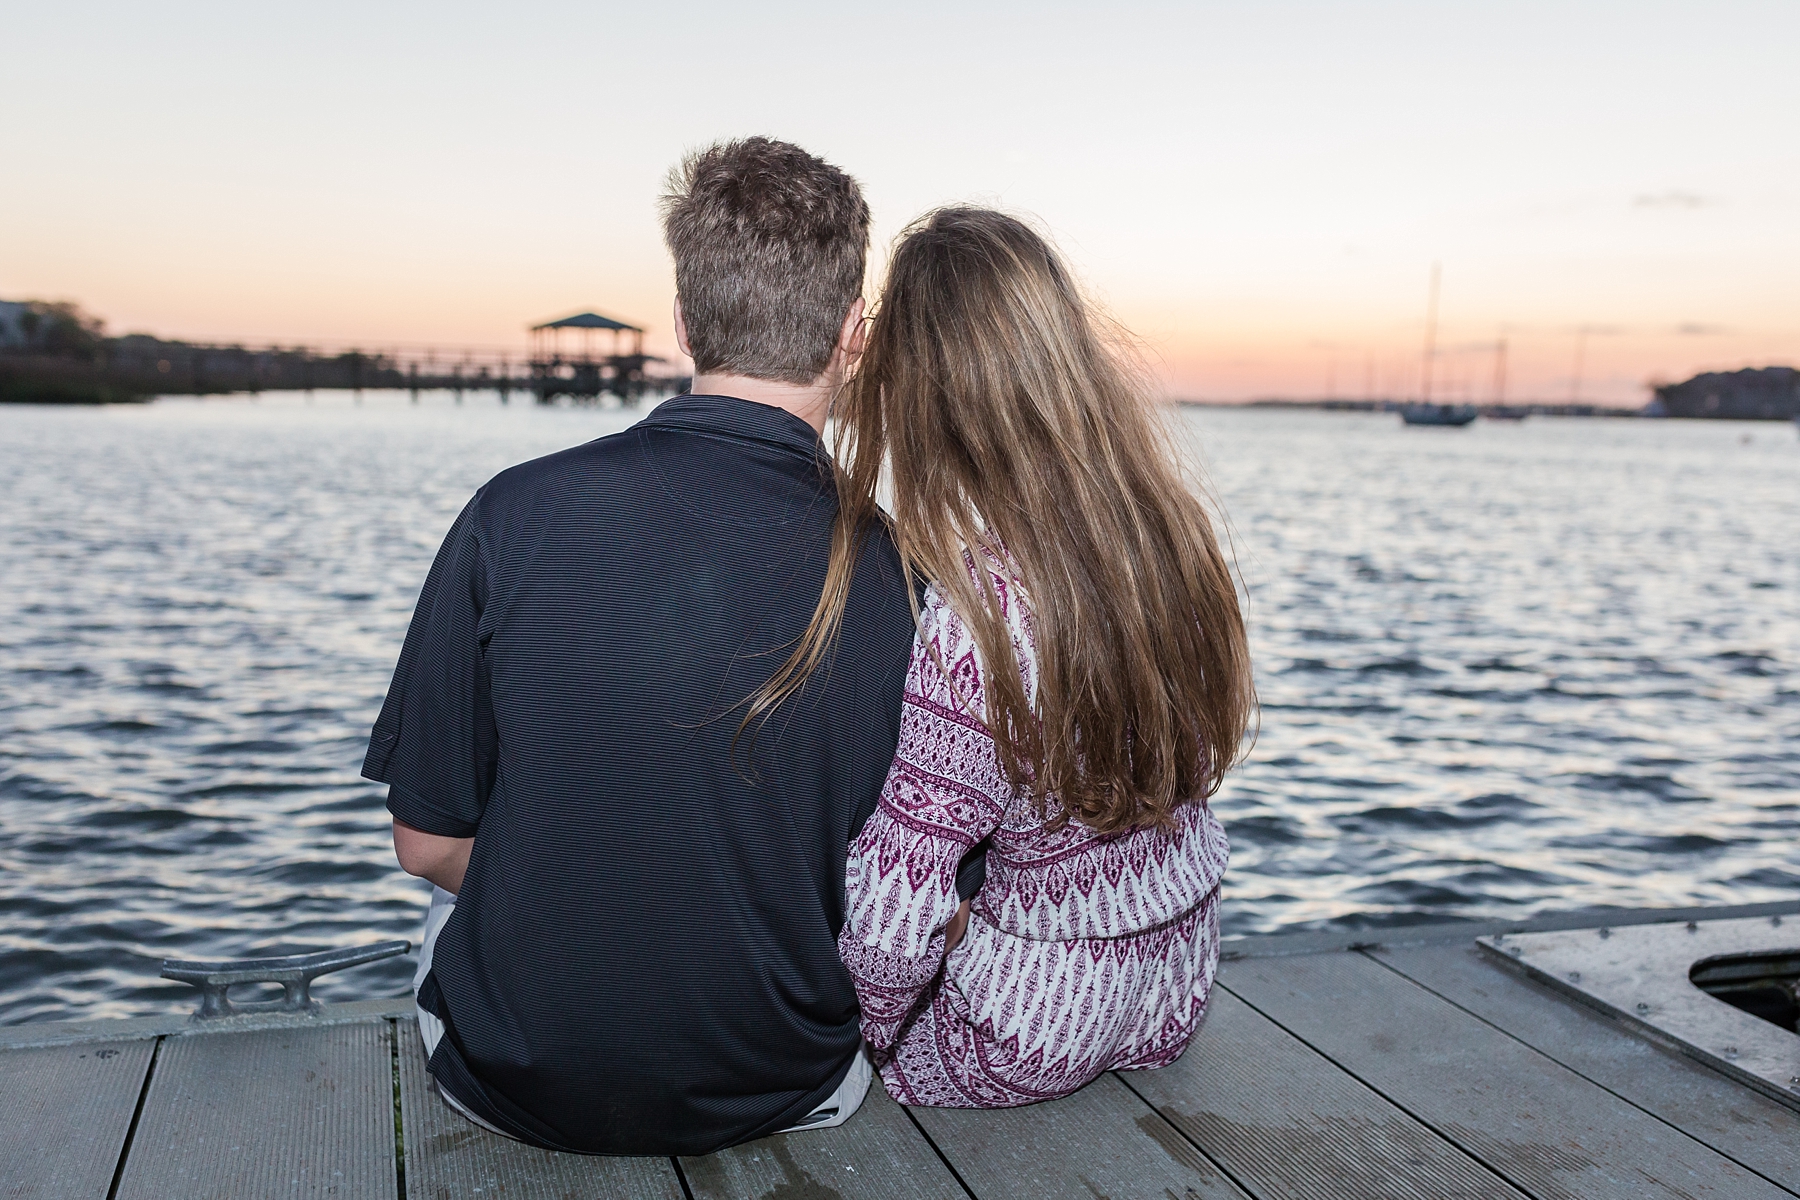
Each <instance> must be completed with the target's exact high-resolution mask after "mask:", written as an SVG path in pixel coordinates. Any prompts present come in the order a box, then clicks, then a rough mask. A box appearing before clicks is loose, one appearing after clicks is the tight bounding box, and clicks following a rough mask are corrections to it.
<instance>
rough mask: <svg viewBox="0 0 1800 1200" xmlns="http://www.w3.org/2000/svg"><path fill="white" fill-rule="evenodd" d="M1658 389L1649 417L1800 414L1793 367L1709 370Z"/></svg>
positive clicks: (1798, 378)
mask: <svg viewBox="0 0 1800 1200" xmlns="http://www.w3.org/2000/svg"><path fill="white" fill-rule="evenodd" d="M1655 392H1656V398H1655V399H1654V400H1652V401H1651V402H1650V404H1649V407H1647V408H1645V409H1644V415H1645V416H1646V417H1712V418H1715V419H1718V420H1725V421H1788V420H1792V419H1793V418H1795V417H1797V416H1800V371H1797V370H1795V369H1794V368H1793V367H1763V368H1761V369H1745V370H1742V371H1708V372H1707V373H1706V374H1704V375H1696V376H1694V377H1693V378H1692V379H1690V380H1688V381H1687V382H1686V383H1670V384H1665V385H1663V386H1662V387H1659V388H1656V389H1655Z"/></svg>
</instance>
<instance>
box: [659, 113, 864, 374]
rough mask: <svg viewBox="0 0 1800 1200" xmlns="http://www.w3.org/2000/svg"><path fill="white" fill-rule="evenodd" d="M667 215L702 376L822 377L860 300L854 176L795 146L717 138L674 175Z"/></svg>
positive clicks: (859, 223) (858, 202)
mask: <svg viewBox="0 0 1800 1200" xmlns="http://www.w3.org/2000/svg"><path fill="white" fill-rule="evenodd" d="M662 212H663V237H664V240H666V241H667V242H668V245H669V253H670V254H671V255H673V256H674V258H675V290H676V292H677V294H679V295H680V297H681V311H682V316H683V318H684V319H685V322H686V324H687V335H688V345H689V346H690V347H691V348H692V350H693V353H694V371H695V373H696V374H720V373H722V374H729V375H747V376H750V377H751V378H754V379H769V380H779V381H781V382H783V383H811V382H812V381H813V380H814V379H816V378H818V377H819V375H820V374H821V373H823V372H824V370H825V368H826V367H827V366H829V365H830V363H831V355H832V351H833V350H834V349H835V348H836V346H837V339H838V331H839V330H840V329H841V328H842V327H843V324H844V315H845V314H846V313H847V312H849V310H850V305H851V304H852V303H853V302H854V301H855V300H856V298H857V297H858V296H860V295H861V294H862V284H863V267H864V264H865V263H866V261H867V259H868V254H869V206H868V204H867V203H866V202H865V201H864V200H863V196H862V189H861V188H859V187H858V186H857V184H856V180H854V179H852V178H850V176H849V175H847V174H845V173H844V172H843V171H841V170H839V169H838V168H836V167H834V166H832V165H831V164H830V163H828V162H825V161H824V160H823V159H819V158H815V157H813V156H812V155H810V154H808V153H807V152H806V151H804V150H802V149H800V147H798V146H795V145H792V144H790V143H788V142H777V141H774V140H772V139H770V138H765V137H752V138H745V139H743V140H742V141H735V142H719V143H717V144H716V145H713V146H709V147H708V148H706V149H705V150H701V151H698V152H696V153H693V154H690V155H688V156H687V158H686V159H684V160H683V161H682V163H681V165H680V166H678V167H676V168H675V169H674V170H673V171H671V172H670V173H669V183H668V191H667V193H666V194H665V195H664V196H663V198H662Z"/></svg>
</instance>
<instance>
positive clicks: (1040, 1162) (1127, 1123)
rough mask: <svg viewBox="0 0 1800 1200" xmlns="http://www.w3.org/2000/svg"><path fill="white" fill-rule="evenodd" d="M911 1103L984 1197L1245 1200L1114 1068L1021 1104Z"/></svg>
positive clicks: (940, 1146)
mask: <svg viewBox="0 0 1800 1200" xmlns="http://www.w3.org/2000/svg"><path fill="white" fill-rule="evenodd" d="M912 1112H913V1115H914V1116H915V1117H917V1118H918V1120H919V1124H920V1125H921V1126H923V1127H924V1129H925V1132H926V1133H928V1134H930V1135H931V1140H932V1141H933V1142H934V1143H936V1145H937V1147H938V1149H940V1150H942V1151H943V1152H944V1157H945V1158H947V1159H949V1160H950V1165H951V1166H953V1167H955V1168H956V1173H957V1174H958V1175H960V1176H962V1179H963V1182H964V1183H966V1184H968V1185H969V1190H970V1191H972V1192H974V1193H975V1195H976V1196H978V1197H980V1200H1007V1198H1009V1197H1018V1198H1019V1200H1094V1198H1095V1197H1097V1196H1099V1197H1107V1198H1109V1200H1168V1198H1169V1197H1171V1196H1172V1197H1174V1198H1175V1200H1213V1198H1214V1197H1220V1198H1225V1197H1230V1198H1232V1200H1244V1193H1243V1192H1241V1191H1239V1190H1238V1188H1237V1187H1236V1186H1235V1185H1234V1184H1233V1183H1232V1182H1231V1180H1230V1179H1228V1178H1226V1176H1225V1175H1224V1174H1223V1173H1222V1172H1221V1171H1220V1170H1219V1169H1218V1167H1216V1166H1214V1165H1213V1164H1212V1163H1211V1162H1208V1161H1207V1158H1206V1156H1205V1155H1203V1154H1201V1153H1200V1152H1199V1151H1198V1150H1196V1149H1194V1147H1193V1145H1192V1144H1190V1143H1189V1142H1188V1140H1187V1139H1186V1138H1184V1137H1182V1136H1181V1134H1180V1133H1179V1132H1177V1131H1176V1129H1175V1128H1174V1127H1173V1126H1172V1125H1170V1124H1169V1123H1168V1122H1167V1121H1165V1120H1163V1119H1162V1118H1161V1117H1160V1116H1158V1115H1157V1114H1156V1113H1155V1112H1154V1111H1152V1110H1151V1108H1150V1106H1149V1105H1147V1104H1145V1103H1144V1102H1143V1101H1142V1100H1140V1099H1138V1097H1137V1096H1135V1095H1133V1094H1132V1093H1131V1091H1130V1090H1129V1089H1128V1088H1126V1086H1125V1085H1124V1084H1122V1083H1120V1082H1119V1080H1118V1079H1117V1078H1116V1077H1115V1076H1112V1075H1102V1076H1101V1077H1100V1078H1099V1079H1096V1080H1095V1081H1094V1082H1093V1083H1090V1084H1089V1085H1088V1086H1086V1087H1084V1088H1082V1089H1081V1090H1080V1091H1079V1092H1076V1093H1075V1094H1074V1095H1073V1096H1066V1097H1064V1098H1063V1099H1061V1100H1047V1101H1045V1102H1043V1103H1042V1104H1032V1105H1028V1106H1026V1107H1024V1108H999V1109H985V1110H980V1109H959V1108H915V1109H913V1110H912Z"/></svg>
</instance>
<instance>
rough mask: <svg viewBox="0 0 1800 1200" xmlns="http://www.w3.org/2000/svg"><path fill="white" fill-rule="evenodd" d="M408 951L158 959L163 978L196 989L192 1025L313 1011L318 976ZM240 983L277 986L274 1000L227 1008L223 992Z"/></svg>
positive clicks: (400, 947)
mask: <svg viewBox="0 0 1800 1200" xmlns="http://www.w3.org/2000/svg"><path fill="white" fill-rule="evenodd" d="M410 949H412V943H411V942H399V941H396V942H375V943H373V944H372V945H368V946H355V947H352V948H350V949H347V950H320V951H318V952H316V953H314V954H288V955H283V956H281V957H278V958H232V959H225V960H223V961H220V962H193V961H188V960H185V959H178V958H166V959H164V960H163V965H162V976H163V978H164V979H178V980H180V981H181V982H183V983H191V984H193V985H194V986H195V987H197V988H199V989H200V1007H199V1008H197V1009H195V1010H194V1016H193V1019H194V1020H196V1021H214V1020H218V1019H219V1018H222V1017H235V1016H241V1015H244V1014H247V1013H270V1012H282V1013H310V1012H317V1011H318V1009H319V1002H318V1001H317V1000H314V999H313V998H312V981H313V980H315V979H317V978H318V977H319V976H321V975H328V974H330V973H331V972H333V971H341V970H343V969H344V968H345V967H356V966H361V965H362V964H363V963H370V962H376V961H378V960H380V959H384V958H393V957H394V956H395V955H397V954H405V953H406V952H407V951H408V950H410ZM240 983H279V984H280V985H281V987H282V997H281V999H279V1000H257V1001H251V1002H249V1003H246V1004H233V1003H232V1002H231V997H230V995H229V994H228V993H229V992H230V991H231V989H232V987H233V986H234V985H236V984H240Z"/></svg>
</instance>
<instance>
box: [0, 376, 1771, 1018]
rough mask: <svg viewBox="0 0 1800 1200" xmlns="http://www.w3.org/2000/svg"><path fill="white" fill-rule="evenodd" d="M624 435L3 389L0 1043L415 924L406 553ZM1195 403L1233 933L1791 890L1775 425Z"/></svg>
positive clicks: (596, 424)
mask: <svg viewBox="0 0 1800 1200" xmlns="http://www.w3.org/2000/svg"><path fill="white" fill-rule="evenodd" d="M633 419H635V418H634V416H633V415H632V414H628V413H620V412H616V411H604V410H593V409H570V408H555V409H542V408H537V407H534V406H530V405H523V404H515V405H513V406H512V407H510V408H503V407H501V406H499V405H498V404H497V403H495V402H493V401H492V400H490V399H487V398H481V399H471V400H470V401H469V402H468V403H467V404H466V405H463V406H457V405H454V404H452V403H451V402H450V400H449V399H448V398H447V397H435V398H434V397H427V398H426V399H425V402H424V403H421V404H419V405H417V406H414V405H410V404H408V403H406V401H405V399H404V398H403V397H398V396H386V395H373V394H372V395H370V396H368V397H367V398H366V399H365V402H364V403H363V404H361V405H356V404H353V403H352V402H351V400H350V399H349V398H348V397H342V396H331V395H327V394H321V395H320V396H319V397H318V398H317V399H316V400H315V401H313V402H307V401H306V400H304V399H303V398H300V397H277V396H271V397H264V398H262V399H260V400H255V401H251V400H242V399H233V400H214V401H163V402H159V403H157V404H154V405H150V406H147V407H142V408H107V409H85V410H83V409H67V410H57V409H36V408H8V409H4V410H0V489H3V494H4V496H5V497H6V503H5V505H4V508H3V509H0V547H4V559H3V561H4V565H5V568H6V570H5V587H4V588H3V589H0V1022H16V1021H24V1020H32V1019H46V1018H52V1017H69V1016H125V1015H136V1014H143V1013H150V1012H163V1011H170V1010H173V1009H178V1008H181V1007H184V1006H186V1005H187V1003H188V996H187V989H186V988H184V987H180V986H177V985H169V984H165V983H163V982H162V981H160V980H158V979H157V976H156V970H157V963H158V960H160V959H162V958H164V957H167V956H175V955H179V956H185V957H198V956H207V957H211V956H228V955H247V954H260V953H285V952H295V951H301V950H311V949H318V948H321V947H325V946H336V945H344V944H349V943H354V942H358V941H363V940H369V939H372V938H374V937H376V936H396V937H408V938H411V937H416V935H417V923H418V920H419V918H420V915H421V913H422V906H423V904H424V900H425V891H426V888H425V885H423V884H421V883H419V882H418V881H416V880H412V879H409V878H408V877H406V876H405V875H404V874H402V873H401V872H400V870H399V868H398V867H397V866H396V865H395V863H394V861H393V853H392V849H391V845H390V842H389V838H388V825H387V817H386V813H385V810H384V809H383V808H382V795H381V789H379V788H378V787H375V786H373V785H370V784H368V783H367V782H365V781H363V780H361V779H360V778H359V777H358V775H357V769H358V767H359V765H360V762H361V759H362V753H363V748H364V741H365V738H366V737H367V734H368V727H369V724H370V722H371V721H372V720H373V718H374V715H375V712H376V710H377V708H378V707H379V705H380V701H381V696H382V692H383V690H384V689H385V687H386V685H387V680H388V674H389V672H390V670H391V669H392V665H393V660H394V657H395V655H396V653H397V652H398V649H399V644H400V638H401V635H402V633H403V631H404V628H405V624H406V620H407V617H408V616H409V614H410V612H411V608H412V603H413V599H414V597H415V595H416V592H417V589H418V586H419V584H420V582H421V581H422V579H423V577H424V573H425V569H426V567H427V565H428V564H429V562H430V558H431V555H432V553H433V552H434V551H435V549H436V547H437V542H438V539H439V538H440V537H441V536H442V534H443V532H444V530H445V529H446V528H447V527H448V526H449V523H450V521H451V519H452V518H453V517H454V516H455V513H456V511H457V510H458V508H460V506H461V505H462V503H463V502H464V501H465V500H466V499H467V497H468V495H469V494H470V492H472V491H473V489H474V488H475V487H477V486H479V485H480V483H481V482H482V481H483V480H485V479H487V478H488V477H489V476H491V475H492V474H493V473H494V472H496V471H498V470H499V469H501V468H502V467H505V466H507V465H508V464H510V463H514V462H518V461H520V460H523V459H526V458H530V457H533V456H535V455H538V454H543V453H546V452H548V451H551V450H556V449H560V448H562V447H564V446H568V445H572V444H575V443H577V442H581V441H585V440H587V439H590V438H593V437H598V436H600V435H603V434H606V433H610V432H613V431H615V430H618V429H620V428H623V427H624V426H625V425H627V424H629V423H630V421H632V420H633ZM1186 420H1187V421H1188V422H1189V424H1190V425H1191V426H1192V427H1193V429H1194V430H1195V432H1196V433H1197V434H1198V436H1199V438H1200V442H1201V445H1202V447H1203V453H1204V455H1205V458H1206V460H1207V463H1208V466H1209V470H1210V473H1211V478H1212V482H1213V484H1214V486H1215V488H1216V490H1217V491H1218V493H1219V494H1220V495H1221V496H1222V498H1223V500H1224V502H1225V504H1226V506H1227V507H1228V509H1229V510H1230V513H1231V516H1232V520H1233V525H1234V530H1235V543H1236V546H1237V551H1238V555H1239V563H1240V566H1241V568H1242V570H1243V573H1244V577H1245V580H1246V584H1247V587H1248V591H1249V596H1250V609H1249V612H1250V617H1251V620H1252V623H1253V631H1254V638H1255V645H1256V653H1257V661H1258V669H1259V675H1260V684H1261V688H1262V696H1263V702H1264V710H1263V724H1262V733H1261V739H1260V741H1259V743H1258V745H1257V747H1256V750H1255V752H1254V754H1253V756H1252V757H1251V759H1250V761H1249V763H1248V764H1247V765H1246V766H1245V767H1244V768H1242V769H1241V770H1240V771H1239V772H1238V773H1237V774H1236V775H1235V776H1233V778H1232V780H1231V781H1230V782H1229V783H1228V784H1227V785H1226V787H1225V789H1224V790H1223V791H1222V792H1221V794H1220V796H1219V798H1218V800H1217V808H1218V811H1219V813H1220V815H1221V816H1222V818H1223V819H1224V820H1225V822H1226V825H1227V827H1228V829H1229V830H1230V832H1231V835H1232V841H1233V844H1234V848H1235V852H1234V857H1233V862H1232V868H1231V873H1230V875H1229V876H1228V878H1227V893H1228V902H1227V910H1226V911H1227V917H1226V921H1227V930H1228V932H1234V933H1253V932H1262V931H1267V930H1271V929H1277V928H1290V927H1300V926H1317V925H1323V924H1329V923H1341V924H1358V925H1361V924H1383V923H1391V922H1399V921H1416V920H1421V919H1430V918H1448V917H1458V916H1468V917H1475V916H1493V915H1506V916H1513V915H1522V914H1525V913H1530V912H1533V911H1537V910H1542V909H1565V908H1571V907H1578V906H1584V905H1604V904H1615V905H1663V904H1679V903H1684V902H1693V903H1748V902H1753V901H1758V900H1769V899H1785V898H1790V897H1792V896H1793V895H1794V894H1795V892H1796V890H1797V889H1800V863H1796V861H1795V859H1794V850H1793V836H1794V834H1795V832H1796V829H1797V828H1800V739H1797V735H1800V537H1796V536H1795V535H1796V532H1797V531H1800V441H1797V439H1796V438H1795V436H1794V431H1793V430H1792V429H1791V428H1790V427H1787V426H1774V425H1740V424H1727V423H1722V422H1721V423H1676V422H1668V423H1662V422H1647V421H1646V422H1638V421H1575V420H1534V421H1530V422H1527V423H1525V424H1524V425H1520V426H1504V425H1478V426H1476V427H1474V428H1472V429H1467V430H1433V429H1404V428H1401V427H1400V426H1399V425H1398V423H1397V420H1396V419H1395V418H1393V417H1385V416H1367V415H1349V414H1325V413H1312V412H1264V411H1253V410H1202V411H1191V412H1189V413H1188V414H1187V417H1186ZM1746 438H1748V439H1749V440H1748V441H1746V440H1745V439H1746ZM409 975H410V966H409V965H408V964H405V963H400V962H389V963H385V964H380V965H376V966H370V967H363V968H359V969H357V970H355V971H351V972H347V973H345V974H343V975H340V976H331V977H327V979H326V980H324V981H322V982H321V985H320V988H319V991H320V994H321V995H323V996H326V997H327V998H333V997H337V998H345V997H350V996H360V995H374V994H383V993H397V992H399V991H402V990H403V989H404V986H405V982H406V979H407V978H408V976H409Z"/></svg>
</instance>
